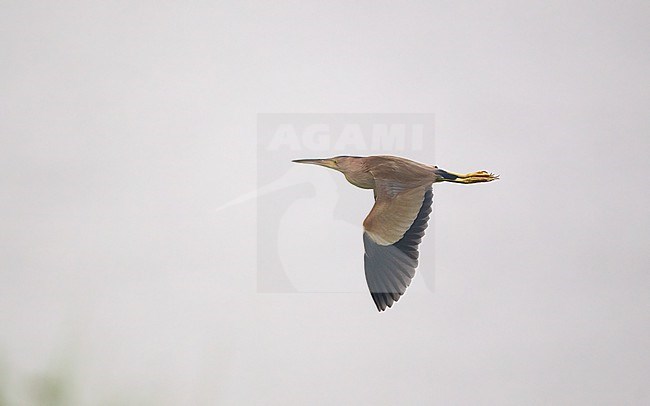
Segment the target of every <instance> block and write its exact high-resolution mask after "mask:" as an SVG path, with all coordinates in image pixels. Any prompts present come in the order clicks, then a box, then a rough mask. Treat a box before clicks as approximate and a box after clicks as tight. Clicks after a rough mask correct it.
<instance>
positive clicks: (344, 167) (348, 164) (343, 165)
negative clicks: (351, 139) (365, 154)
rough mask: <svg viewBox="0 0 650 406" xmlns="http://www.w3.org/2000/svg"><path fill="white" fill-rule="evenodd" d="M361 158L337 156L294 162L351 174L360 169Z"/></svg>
mask: <svg viewBox="0 0 650 406" xmlns="http://www.w3.org/2000/svg"><path fill="white" fill-rule="evenodd" d="M359 158H360V157H357V156H347V155H341V156H335V157H333V158H322V159H294V160H293V161H292V162H295V163H299V164H311V165H319V166H324V167H326V168H331V169H335V170H337V171H339V172H343V173H346V172H349V171H351V170H354V169H356V168H357V167H359V166H360V165H361V164H362V162H361V159H359Z"/></svg>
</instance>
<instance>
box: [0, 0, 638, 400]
mask: <svg viewBox="0 0 650 406" xmlns="http://www.w3.org/2000/svg"><path fill="white" fill-rule="evenodd" d="M0 10H1V12H0V26H1V27H2V29H1V33H0V52H1V56H0V165H1V170H0V190H1V192H0V403H2V401H3V398H4V400H5V401H7V404H9V405H14V404H16V405H17V404H20V405H22V404H30V403H35V402H36V400H34V399H36V398H37V397H38V396H39V395H38V394H37V393H36V392H39V391H41V392H43V387H44V386H47V385H46V383H47V382H55V383H56V382H60V383H59V384H58V385H59V386H60V387H62V388H63V391H64V392H65V393H66V394H64V395H62V396H65V397H66V399H67V400H66V401H65V402H64V403H65V404H81V405H89V404H109V403H111V402H113V403H112V404H122V403H123V404H134V403H137V404H155V405H180V404H192V405H201V404H205V405H212V404H233V405H243V404H277V405H285V404H351V405H352V404H353V405H359V404H374V405H383V404H385V405H394V404H440V405H449V404H461V405H462V404H467V405H476V404H488V405H491V404H495V405H505V404H512V405H522V404H572V405H575V404H585V405H592V404H648V403H650V390H648V387H647V381H648V376H649V374H650V353H649V352H648V337H649V335H650V295H649V294H648V292H649V291H650V275H649V273H648V271H649V269H648V268H649V266H648V264H650V258H649V257H650V255H649V251H648V241H649V237H650V235H649V234H650V231H649V230H650V216H649V215H648V207H649V206H650V194H649V193H648V192H647V176H648V173H650V165H649V164H648V156H650V114H648V109H649V108H650V88H649V85H650V80H649V77H648V72H649V71H650V52H649V49H648V44H650V21H649V18H650V5H649V3H648V2H644V1H623V2H611V1H572V2H565V1H551V2H549V1H543V2H541V1H527V2H516V1H498V2H458V1H430V2H417V1H400V2H387V1H372V2H370V1H364V2H343V1H322V2H261V1H259V2H253V1H251V2H216V1H214V2H200V1H197V2H180V1H176V2H173V1H168V2H152V1H139V2H126V1H121V2H90V1H75V2H72V1H63V2H49V1H5V2H2V5H0ZM313 112H320V113H392V112H395V113H433V114H435V117H436V122H435V157H431V159H430V160H429V161H430V162H429V163H435V164H438V165H439V166H441V167H443V168H446V169H449V170H452V171H471V170H479V169H487V170H490V171H494V172H497V173H500V174H501V175H502V180H501V181H499V182H496V183H492V184H490V185H478V186H475V187H469V186H468V187H464V186H458V185H440V186H436V188H435V197H434V206H435V209H434V217H435V221H434V224H435V227H432V228H431V232H430V233H429V234H428V235H427V237H426V238H425V240H424V242H423V245H422V249H423V250H426V251H427V252H429V253H430V254H429V255H433V256H434V257H435V289H432V291H430V290H428V289H425V288H424V287H423V286H424V284H423V281H422V279H421V278H420V277H416V278H415V279H414V281H413V286H412V287H411V289H410V290H409V291H408V292H407V294H406V295H405V296H404V297H403V299H402V300H400V301H399V302H398V303H397V304H396V306H394V308H393V309H390V310H389V311H387V312H385V313H382V314H379V313H377V311H376V310H375V309H374V306H373V304H372V302H371V300H370V297H369V295H368V293H367V292H365V285H364V283H365V282H364V280H363V262H362V261H363V258H362V243H361V235H360V233H361V228H360V224H361V221H362V219H363V216H364V215H365V213H366V212H367V211H368V209H369V207H370V204H371V198H370V196H369V195H368V194H367V192H363V191H360V190H357V189H354V188H353V187H352V186H349V185H347V184H344V183H343V182H344V179H343V178H342V177H340V176H334V175H335V174H329V173H326V172H325V170H322V172H321V171H318V170H316V168H307V167H302V168H301V169H303V170H304V171H301V172H300V174H299V175H296V176H301V178H300V179H301V180H303V181H311V182H319V183H320V184H325V186H324V187H325V189H322V190H326V191H327V190H336V193H337V195H336V196H337V198H341V199H345V201H346V202H348V203H349V206H350V209H349V210H350V211H351V212H350V213H354V216H356V217H357V218H358V226H357V228H355V226H354V224H353V223H345V224H344V226H342V227H340V228H336V227H335V226H336V223H330V224H322V227H323V230H322V232H323V233H330V234H331V235H334V236H338V237H339V238H340V239H341V241H347V242H349V243H348V244H341V243H340V242H336V241H333V240H331V239H322V244H324V245H323V251H324V253H323V254H321V255H320V256H318V257H314V258H312V259H311V261H312V262H311V263H310V262H309V260H310V258H309V257H308V258H304V259H303V257H300V256H295V257H294V256H292V250H291V246H288V247H287V246H286V244H285V245H283V244H282V243H280V242H278V241H275V242H270V243H273V244H278V247H279V248H278V249H279V250H281V251H282V256H283V258H284V260H285V261H286V262H287V263H288V264H291V263H293V264H294V266H295V263H296V262H299V263H301V264H302V265H303V266H302V268H299V270H301V272H299V273H298V274H295V275H294V277H295V278H302V279H300V281H298V282H300V283H307V284H308V283H309V282H310V281H313V280H314V279H313V278H316V277H317V278H320V279H321V280H323V281H325V282H326V281H327V280H328V274H327V273H326V272H323V270H325V269H327V267H326V265H325V264H324V261H325V260H327V259H328V257H329V258H330V259H331V260H332V261H335V263H336V264H340V266H347V267H349V272H350V274H349V275H353V276H350V278H351V279H350V280H349V282H350V283H351V284H352V287H351V289H350V292H347V293H296V294H287V293H267V294H261V293H258V292H257V288H256V278H257V274H258V265H257V262H256V257H255V255H256V252H257V249H256V245H257V230H258V229H259V227H260V223H259V222H261V221H264V220H263V219H259V220H258V219H256V216H255V213H256V202H255V200H249V201H246V202H244V203H241V204H238V205H234V206H231V207H229V208H227V209H224V210H217V209H216V208H218V207H219V206H221V205H223V204H225V203H227V202H229V201H231V200H232V199H234V198H236V197H238V196H241V195H242V194H245V193H248V192H250V191H251V190H254V189H255V188H256V187H257V181H256V164H257V155H256V139H257V134H256V117H257V114H258V113H313ZM298 153H300V151H298ZM418 158H420V157H418ZM278 165H289V163H288V162H284V161H283V162H278ZM323 182H325V183H323ZM305 203H309V204H305ZM296 204H297V205H298V206H296V207H299V208H300V210H303V213H304V212H305V210H308V211H309V212H311V213H313V216H320V215H323V216H331V215H332V204H333V202H332V201H330V200H319V199H313V198H312V199H311V200H309V201H307V200H304V199H302V200H300V201H298V202H296ZM351 217H352V216H351ZM282 221H283V223H282V224H283V230H285V231H286V230H289V231H293V232H295V233H304V227H305V224H306V220H305V218H301V216H289V215H288V216H286V217H285V218H283V219H282ZM287 238H289V237H287ZM314 238H316V236H314ZM279 241H280V240H279ZM281 241H290V239H286V240H281ZM330 242H331V244H332V245H331V246H328V245H327V244H329V243H330ZM354 244H356V245H354ZM340 247H347V248H345V250H343V251H341V250H340ZM296 255H299V253H296ZM303 262H307V263H303ZM421 265H422V266H423V267H425V266H429V267H432V262H429V263H428V264H425V263H422V264H421ZM292 269H295V268H292ZM337 269H338V270H339V271H340V268H337ZM303 272H304V273H303ZM310 275H314V276H313V277H312V276H310ZM336 275H337V277H340V275H341V273H340V272H338V273H337V274H336ZM325 290H327V289H325ZM39 388H40V389H39ZM41 396H44V395H42V394H41Z"/></svg>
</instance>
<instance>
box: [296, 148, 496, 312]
mask: <svg viewBox="0 0 650 406" xmlns="http://www.w3.org/2000/svg"><path fill="white" fill-rule="evenodd" d="M293 162H296V163H301V164H313V165H320V166H324V167H326V168H331V169H335V170H337V171H339V172H341V173H342V174H343V175H344V176H345V178H346V179H347V180H348V182H350V183H352V184H353V185H354V186H357V187H360V188H362V189H372V190H373V192H374V195H375V204H374V206H373V207H372V209H371V210H370V213H368V216H367V217H366V219H365V220H364V221H363V231H364V232H363V245H364V248H365V255H364V268H365V273H366V282H367V283H368V289H370V295H371V296H372V299H373V301H374V302H375V305H376V306H377V310H379V311H380V312H381V311H384V310H386V308H387V307H391V306H392V305H393V303H395V302H397V301H398V300H399V298H400V296H402V295H403V294H404V292H406V288H407V287H408V286H409V285H410V283H411V279H413V277H414V276H415V268H417V266H418V256H419V252H418V246H419V245H420V242H421V241H422V237H423V236H424V230H425V229H426V228H427V222H428V220H429V214H431V203H432V202H433V191H432V185H433V184H434V183H438V182H453V183H465V184H469V183H479V182H491V181H493V180H496V179H499V176H498V175H494V174H492V173H488V172H485V171H479V172H472V173H468V174H458V173H453V172H447V171H444V170H442V169H439V168H438V167H437V166H433V165H426V164H422V163H419V162H415V161H411V160H409V159H406V158H400V157H396V156H389V155H382V156H367V157H358V156H337V157H334V158H326V159H296V160H294V161H293Z"/></svg>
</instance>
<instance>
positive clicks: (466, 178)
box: [435, 169, 499, 183]
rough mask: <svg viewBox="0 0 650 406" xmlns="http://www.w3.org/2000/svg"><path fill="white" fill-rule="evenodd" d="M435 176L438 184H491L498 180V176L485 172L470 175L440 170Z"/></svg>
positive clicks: (437, 170) (436, 171)
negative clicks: (438, 181) (438, 179)
mask: <svg viewBox="0 0 650 406" xmlns="http://www.w3.org/2000/svg"><path fill="white" fill-rule="evenodd" d="M435 173H436V175H438V176H439V177H440V182H453V183H479V182H492V181H493V180H497V179H499V175H495V174H493V173H488V172H485V171H478V172H471V173H465V174H462V173H454V172H448V171H445V170H442V169H436V170H435Z"/></svg>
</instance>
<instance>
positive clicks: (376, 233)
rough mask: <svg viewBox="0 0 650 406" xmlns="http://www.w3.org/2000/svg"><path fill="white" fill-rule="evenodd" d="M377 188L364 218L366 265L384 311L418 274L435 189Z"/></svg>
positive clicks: (377, 302)
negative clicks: (416, 273) (416, 269)
mask: <svg viewBox="0 0 650 406" xmlns="http://www.w3.org/2000/svg"><path fill="white" fill-rule="evenodd" d="M377 189H378V191H377V193H376V200H375V206H374V207H373V208H372V210H371V211H370V214H368V217H366V220H365V221H364V222H363V224H364V230H365V232H364V234H363V245H364V248H365V256H364V267H365V272H366V282H367V283H368V288H369V289H370V294H371V296H372V299H373V300H374V302H375V305H376V306H377V310H379V311H383V310H386V307H391V306H392V305H393V303H395V302H396V301H398V300H399V298H400V296H401V295H403V294H404V292H405V291H406V288H407V287H408V286H409V284H410V283H411V279H413V276H415V268H416V267H417V266H418V257H419V252H418V246H419V245H420V242H421V241H422V237H423V236H424V230H425V229H426V228H427V222H428V220H429V214H431V203H432V202H433V191H432V190H431V187H430V186H429V187H418V188H416V189H408V190H401V191H399V192H398V193H396V194H394V195H392V196H391V194H390V193H385V192H384V191H382V188H377ZM409 219H410V220H409Z"/></svg>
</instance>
